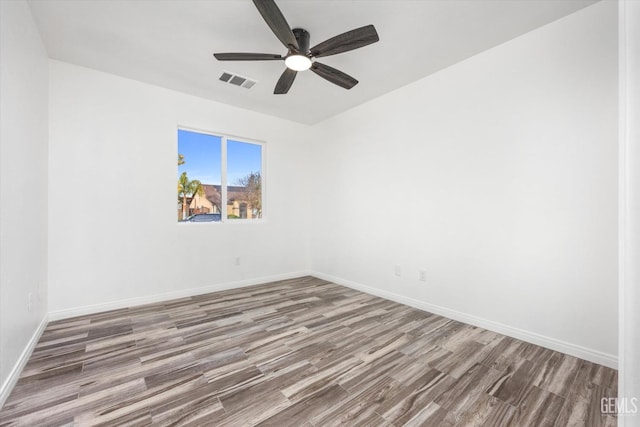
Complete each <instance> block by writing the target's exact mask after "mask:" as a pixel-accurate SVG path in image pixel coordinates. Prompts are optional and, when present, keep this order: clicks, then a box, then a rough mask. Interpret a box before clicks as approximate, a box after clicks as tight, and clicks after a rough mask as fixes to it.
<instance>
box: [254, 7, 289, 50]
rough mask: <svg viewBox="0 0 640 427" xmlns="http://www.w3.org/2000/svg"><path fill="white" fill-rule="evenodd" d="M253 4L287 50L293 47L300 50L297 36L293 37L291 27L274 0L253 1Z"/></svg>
mask: <svg viewBox="0 0 640 427" xmlns="http://www.w3.org/2000/svg"><path fill="white" fill-rule="evenodd" d="M253 4H255V5H256V8H258V12H260V15H262V18H263V19H264V20H265V22H266V23H267V25H268V26H269V28H271V31H273V34H275V35H276V37H277V38H278V39H279V40H280V41H281V42H282V44H283V45H285V46H286V47H287V48H291V47H292V48H295V49H298V41H297V40H296V36H294V35H293V32H292V31H291V27H290V26H289V24H288V23H287V20H286V19H285V17H284V15H283V14H282V12H280V9H278V6H277V5H276V3H275V2H274V1H273V0H253Z"/></svg>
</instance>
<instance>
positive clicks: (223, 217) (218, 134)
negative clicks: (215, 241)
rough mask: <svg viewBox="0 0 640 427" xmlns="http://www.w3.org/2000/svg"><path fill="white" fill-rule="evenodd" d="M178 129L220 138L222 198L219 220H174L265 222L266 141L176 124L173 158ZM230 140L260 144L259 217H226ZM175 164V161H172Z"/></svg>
mask: <svg viewBox="0 0 640 427" xmlns="http://www.w3.org/2000/svg"><path fill="white" fill-rule="evenodd" d="M179 130H183V131H187V132H194V133H201V134H204V135H210V136H215V137H217V138H220V155H221V159H220V174H221V175H222V176H221V177H220V187H221V188H220V193H221V197H222V200H221V201H220V205H221V209H220V213H221V219H220V221H219V222H218V221H211V222H183V221H176V223H177V224H179V225H181V226H182V225H186V224H189V225H193V224H217V225H220V224H261V223H264V222H265V219H266V214H267V208H268V206H267V196H266V194H267V191H266V190H267V184H266V182H267V179H266V170H267V167H266V166H267V161H266V157H267V156H266V152H267V150H266V147H267V143H266V142H265V141H261V140H259V139H254V138H246V137H244V136H236V135H231V134H227V133H222V132H212V131H208V130H203V129H199V128H194V127H190V126H178V127H177V129H176V133H175V135H176V154H175V155H174V158H175V157H176V156H177V154H179V153H178V151H179V150H180V142H179V141H178V138H177V134H178V131H179ZM229 140H232V141H235V142H242V143H247V144H255V145H259V146H260V168H261V170H260V178H261V180H262V182H261V183H260V187H261V190H262V191H261V196H262V202H261V204H262V216H261V217H260V218H251V219H250V218H234V219H229V218H228V217H227V141H229ZM174 164H175V163H174Z"/></svg>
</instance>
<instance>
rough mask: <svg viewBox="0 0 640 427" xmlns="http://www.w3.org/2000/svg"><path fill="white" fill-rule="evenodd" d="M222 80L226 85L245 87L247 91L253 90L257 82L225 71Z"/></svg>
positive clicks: (221, 76)
mask: <svg viewBox="0 0 640 427" xmlns="http://www.w3.org/2000/svg"><path fill="white" fill-rule="evenodd" d="M220 80H221V81H223V82H225V83H229V84H232V85H234V86H240V87H243V88H245V89H251V88H252V87H253V85H255V84H256V81H255V80H252V79H249V78H247V77H242V76H238V75H235V74H232V73H229V72H227V71H224V72H223V73H222V74H221V75H220Z"/></svg>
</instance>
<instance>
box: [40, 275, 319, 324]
mask: <svg viewBox="0 0 640 427" xmlns="http://www.w3.org/2000/svg"><path fill="white" fill-rule="evenodd" d="M308 274H309V272H308V271H297V272H292V273H285V274H278V275H273V276H263V277H259V278H254V279H247V280H240V281H236V282H226V283H218V284H215V285H209V286H204V287H200V288H190V289H183V290H180V291H174V292H166V293H163V294H156V295H149V296H144V297H139V298H128V299H122V300H117V301H110V302H105V303H100V304H93V305H86V306H82V307H74V308H69V309H64V310H56V311H50V312H49V320H50V321H54V320H61V319H68V318H70V317H76V316H84V315H87V314H94V313H100V312H103V311H109V310H118V309H121V308H128V307H135V306H138V305H144V304H153V303H156V302H162V301H168V300H172V299H177V298H186V297H192V296H195V295H201V294H208V293H210V292H218V291H226V290H228V289H236V288H243V287H246V286H253V285H260V284H263V283H269V282H276V281H279V280H287V279H294V278H296V277H301V276H306V275H308Z"/></svg>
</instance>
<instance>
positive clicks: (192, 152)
mask: <svg viewBox="0 0 640 427" xmlns="http://www.w3.org/2000/svg"><path fill="white" fill-rule="evenodd" d="M262 159H263V144H261V143H257V142H247V141H239V140H235V139H230V138H227V137H226V136H224V135H213V134H208V133H203V132H196V131H192V130H186V129H178V221H179V222H212V221H216V222H219V221H225V220H239V219H243V220H251V219H259V218H262V214H263V212H262V205H263V200H262V197H263V195H262V188H263V179H264V177H263V173H262V169H263V168H262Z"/></svg>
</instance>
